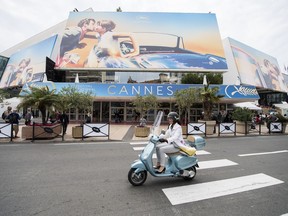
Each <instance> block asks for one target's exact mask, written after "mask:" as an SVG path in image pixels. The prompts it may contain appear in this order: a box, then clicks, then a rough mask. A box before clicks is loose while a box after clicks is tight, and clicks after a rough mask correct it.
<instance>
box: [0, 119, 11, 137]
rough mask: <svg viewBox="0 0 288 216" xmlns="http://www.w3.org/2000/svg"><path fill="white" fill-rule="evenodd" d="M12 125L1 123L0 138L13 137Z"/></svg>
mask: <svg viewBox="0 0 288 216" xmlns="http://www.w3.org/2000/svg"><path fill="white" fill-rule="evenodd" d="M11 130H12V124H10V123H0V138H7V137H9V138H10V137H11Z"/></svg>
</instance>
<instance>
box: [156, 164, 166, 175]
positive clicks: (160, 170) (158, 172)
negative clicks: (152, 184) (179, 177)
mask: <svg viewBox="0 0 288 216" xmlns="http://www.w3.org/2000/svg"><path fill="white" fill-rule="evenodd" d="M165 170H166V168H165V167H163V166H161V167H160V168H159V169H158V171H156V173H157V174H161V173H163V172H165Z"/></svg>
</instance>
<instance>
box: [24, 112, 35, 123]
mask: <svg viewBox="0 0 288 216" xmlns="http://www.w3.org/2000/svg"><path fill="white" fill-rule="evenodd" d="M24 119H25V125H31V121H32V119H33V115H32V113H31V109H30V108H28V109H27V113H26V114H25V117H24Z"/></svg>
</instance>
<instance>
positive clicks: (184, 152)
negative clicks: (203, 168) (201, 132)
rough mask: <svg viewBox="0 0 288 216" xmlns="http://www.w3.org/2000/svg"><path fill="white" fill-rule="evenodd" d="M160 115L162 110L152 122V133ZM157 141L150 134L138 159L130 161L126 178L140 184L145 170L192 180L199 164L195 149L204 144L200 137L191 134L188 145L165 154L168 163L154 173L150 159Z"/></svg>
mask: <svg viewBox="0 0 288 216" xmlns="http://www.w3.org/2000/svg"><path fill="white" fill-rule="evenodd" d="M162 115H163V112H162V111H160V112H159V113H158V115H157V118H156V119H155V122H154V124H153V130H152V132H153V133H154V132H155V128H156V127H159V125H160V122H161V118H162ZM160 137H161V135H160ZM157 143H159V136H157V135H155V134H151V135H150V136H149V141H148V144H147V145H146V147H145V148H144V149H143V151H142V153H141V155H140V159H138V160H136V161H134V162H133V163H132V165H131V169H130V170H129V172H128V180H129V182H130V183H131V184H132V185H134V186H140V185H142V184H144V182H145V181H146V179H147V171H148V172H149V173H150V174H151V175H152V176H154V177H182V178H184V179H185V180H192V179H193V178H194V177H195V176H196V167H199V166H198V159H197V157H196V155H195V149H196V150H198V149H201V148H203V147H204V146H205V145H206V142H205V140H204V139H203V138H202V137H200V136H197V135H195V136H191V137H190V141H187V144H189V146H190V147H187V149H180V150H179V152H177V153H172V154H167V155H168V163H167V164H166V170H165V172H163V173H160V174H159V173H156V170H155V169H154V168H153V160H152V156H153V153H154V149H155V147H156V145H157ZM187 146H188V145H187ZM191 147H194V148H191Z"/></svg>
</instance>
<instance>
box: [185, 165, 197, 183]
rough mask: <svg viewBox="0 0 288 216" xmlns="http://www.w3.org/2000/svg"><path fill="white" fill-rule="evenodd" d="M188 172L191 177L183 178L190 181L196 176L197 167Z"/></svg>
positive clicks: (189, 169)
mask: <svg viewBox="0 0 288 216" xmlns="http://www.w3.org/2000/svg"><path fill="white" fill-rule="evenodd" d="M186 170H187V171H188V172H189V176H184V177H183V178H184V179H185V180H187V181H190V180H192V179H193V178H194V177H195V176H196V167H195V166H192V167H190V168H188V169H186Z"/></svg>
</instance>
